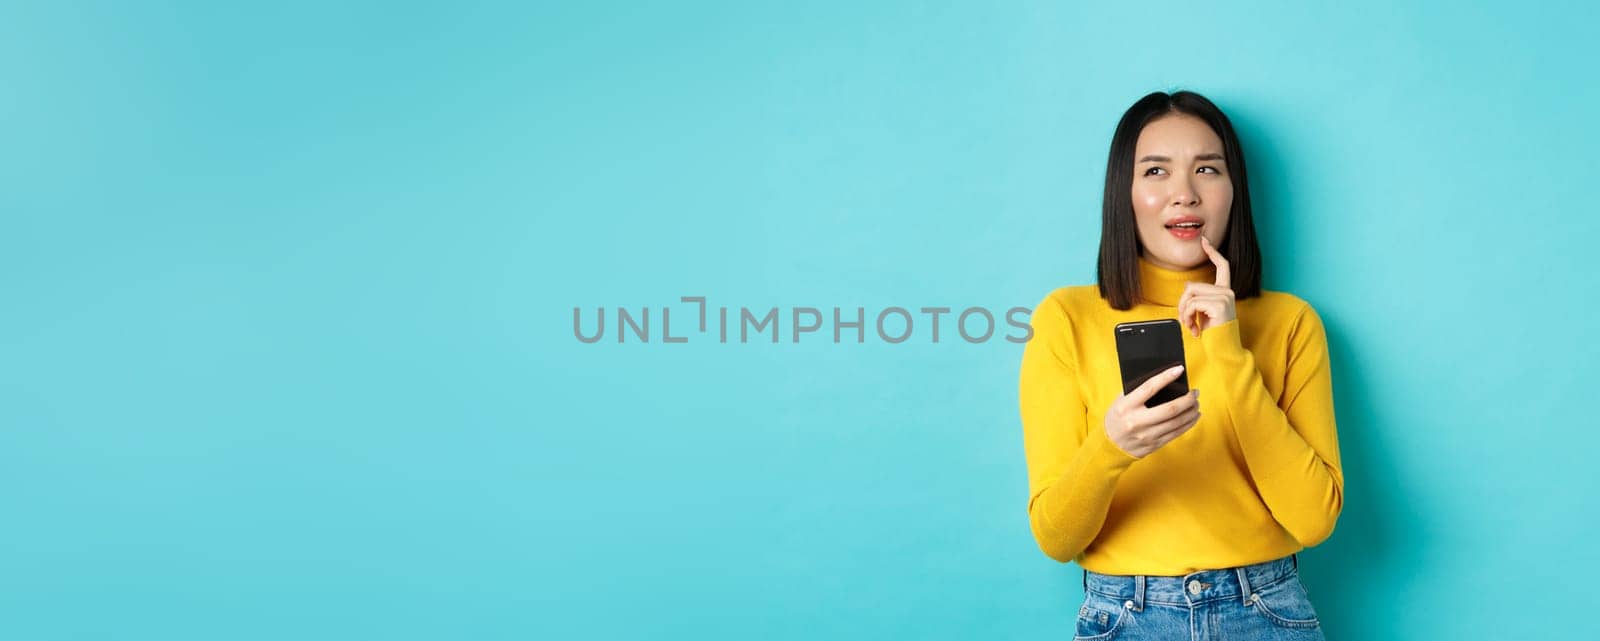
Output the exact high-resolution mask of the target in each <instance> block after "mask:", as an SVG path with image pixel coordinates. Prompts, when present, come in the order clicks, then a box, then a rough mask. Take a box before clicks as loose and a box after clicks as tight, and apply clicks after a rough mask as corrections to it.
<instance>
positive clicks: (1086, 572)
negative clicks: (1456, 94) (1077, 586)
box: [1083, 570, 1089, 595]
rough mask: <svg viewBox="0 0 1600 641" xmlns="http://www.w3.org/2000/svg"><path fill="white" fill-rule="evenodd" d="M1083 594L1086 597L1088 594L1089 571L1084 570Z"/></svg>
mask: <svg viewBox="0 0 1600 641" xmlns="http://www.w3.org/2000/svg"><path fill="white" fill-rule="evenodd" d="M1083 593H1084V594H1085V595H1087V594H1088V593H1089V571H1088V570H1084V571H1083Z"/></svg>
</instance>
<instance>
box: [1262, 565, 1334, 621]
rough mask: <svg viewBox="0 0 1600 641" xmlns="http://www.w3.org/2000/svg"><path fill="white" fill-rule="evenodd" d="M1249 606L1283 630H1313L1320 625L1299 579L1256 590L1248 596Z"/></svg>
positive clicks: (1293, 577)
mask: <svg viewBox="0 0 1600 641" xmlns="http://www.w3.org/2000/svg"><path fill="white" fill-rule="evenodd" d="M1250 606H1251V607H1252V608H1254V609H1255V611H1256V612H1259V613H1261V616H1264V617H1266V618H1267V620H1269V621H1271V622H1272V623H1274V624H1276V625H1278V626H1281V627H1285V628H1297V629H1304V628H1315V627H1317V626H1319V625H1321V622H1320V621H1318V620H1317V611H1316V609H1314V608H1312V607H1311V597H1310V595H1308V594H1306V587H1305V586H1304V585H1302V584H1301V583H1300V577H1298V576H1294V575H1290V576H1289V577H1288V578H1286V579H1283V580H1282V581H1278V582H1277V583H1273V584H1270V585H1266V586H1263V587H1261V588H1258V589H1257V590H1256V591H1255V592H1254V593H1253V594H1251V595H1250Z"/></svg>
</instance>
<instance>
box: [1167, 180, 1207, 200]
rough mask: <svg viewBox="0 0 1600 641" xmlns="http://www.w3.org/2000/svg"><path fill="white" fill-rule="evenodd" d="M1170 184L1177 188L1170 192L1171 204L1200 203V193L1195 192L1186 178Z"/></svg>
mask: <svg viewBox="0 0 1600 641" xmlns="http://www.w3.org/2000/svg"><path fill="white" fill-rule="evenodd" d="M1172 186H1173V187H1174V188H1175V189H1176V190H1177V191H1174V192H1173V193H1172V204H1174V205H1198V204H1200V195H1199V194H1198V193H1196V192H1195V190H1194V188H1193V187H1191V186H1190V185H1189V181H1188V180H1181V181H1177V182H1175V183H1173V185H1172Z"/></svg>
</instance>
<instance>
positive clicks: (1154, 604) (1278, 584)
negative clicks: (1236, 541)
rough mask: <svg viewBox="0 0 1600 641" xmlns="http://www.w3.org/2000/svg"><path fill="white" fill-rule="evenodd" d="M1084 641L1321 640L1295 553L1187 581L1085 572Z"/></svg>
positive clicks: (1185, 578)
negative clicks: (1302, 583) (1148, 640)
mask: <svg viewBox="0 0 1600 641" xmlns="http://www.w3.org/2000/svg"><path fill="white" fill-rule="evenodd" d="M1083 594H1084V599H1083V607H1081V608H1079V609H1078V629H1077V636H1075V637H1073V638H1074V639H1077V640H1079V641H1112V640H1113V639H1121V640H1126V641H1142V640H1145V639H1162V640H1163V641H1165V640H1168V639H1174V640H1176V639H1183V640H1186V641H1225V640H1233V639H1262V640H1268V641H1276V640H1284V641H1289V640H1312V639H1315V640H1316V641H1323V636H1322V624H1321V622H1320V621H1318V620H1317V613H1316V611H1315V610H1313V609H1312V607H1311V599H1310V598H1309V597H1308V596H1307V595H1306V588H1305V586H1303V585H1301V584H1300V559H1299V558H1298V557H1296V556H1295V555H1293V554H1291V555H1289V556H1286V557H1283V558H1281V559H1276V560H1273V561H1266V562H1262V563H1256V564H1253V565H1245V566H1241V567H1236V568H1227V569H1223V570H1202V571H1199V572H1191V573H1189V574H1185V575H1183V576H1148V575H1134V576H1121V575H1114V574H1100V573H1098V572H1090V571H1088V570H1084V572H1083Z"/></svg>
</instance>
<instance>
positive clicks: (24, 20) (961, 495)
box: [0, 2, 1600, 641]
mask: <svg viewBox="0 0 1600 641" xmlns="http://www.w3.org/2000/svg"><path fill="white" fill-rule="evenodd" d="M1124 4H1126V7H1125V8H1124V7H1122V5H1124ZM1592 6H1593V5H1585V4H1583V3H1577V2H1573V3H1569V4H1566V5H1557V4H1547V5H1543V6H1539V7H1525V6H1524V7H1515V8H1513V6H1512V4H1511V3H1501V5H1500V6H1499V7H1488V8H1482V7H1467V6H1455V7H1445V6H1442V5H1439V6H1436V3H1427V4H1418V5H1415V6H1410V7H1402V6H1394V5H1393V4H1391V3H1387V2H1382V3H1379V2H1370V3H1356V4H1351V3H1340V4H1338V5H1336V6H1335V5H1328V6H1324V7H1320V8H1285V7H1278V6H1272V5H1267V4H1262V5H1261V6H1247V5H1245V4H1243V3H1234V2H1213V3H1201V4H1191V3H1164V2H1163V3H1138V4H1137V5H1135V4H1134V3H1097V4H1095V5H1088V4H1086V3H1070V2H1033V3H1022V4H1016V5H1004V4H995V3H966V4H962V5H946V4H943V3H853V2H852V3H832V4H828V5H826V6H824V5H820V4H794V3H768V4H762V5H759V6H758V5H756V4H753V3H747V2H726V3H720V4H709V3H694V4H687V3H676V2H672V3H669V2H653V3H638V4H635V5H627V4H624V5H614V6H603V5H601V4H599V3H577V2H572V3H566V4H565V6H554V5H541V4H538V3H534V4H532V5H529V4H527V3H508V4H507V5H504V6H473V7H470V8H468V7H465V6H461V5H458V4H456V3H438V4H437V5H434V6H421V5H406V4H404V3H402V5H399V6H397V5H394V4H392V3H378V2H372V3H359V4H356V3H352V4H340V5H338V6H332V5H329V4H327V3H321V2H302V3H260V4H258V5H256V6H243V5H239V6H224V5H223V4H221V3H200V2H194V3H99V4H79V3H23V4H16V3H8V4H6V5H5V6H4V7H3V8H0V81H3V85H0V86H3V95H4V98H3V99H0V144H3V150H4V151H3V153H0V185H3V188H0V223H3V228H0V283H3V289H0V294H3V297H4V304H3V305H4V306H3V308H0V512H3V514H4V519H3V526H0V550H4V552H3V553H0V638H6V639H32V640H47V639H159V640H162V641H180V640H189V639H195V640H200V639H205V640H211V639H262V640H281V639H454V638H471V639H701V640H705V639H772V640H782V639H919V640H932V639H1065V638H1069V637H1070V636H1071V634H1072V618H1073V615H1074V612H1075V608H1076V607H1077V605H1078V600H1079V598H1080V594H1081V593H1080V589H1081V586H1080V579H1079V576H1080V575H1079V570H1078V568H1077V566H1075V565H1060V564H1057V563H1055V562H1054V561H1051V560H1049V559H1048V558H1046V557H1045V556H1044V555H1043V554H1042V553H1041V552H1039V550H1038V549H1037V548H1036V547H1035V544H1034V542H1033V540H1032V537H1031V535H1030V533H1029V529H1028V522H1027V518H1026V514H1025V504H1026V474H1025V471H1024V465H1023V452H1022V433H1021V427H1020V424H1019V422H1018V417H1017V402H1016V373H1017V367H1018V361H1019V357H1020V354H1021V349H1020V346H1018V345H1015V344H1012V343H1008V342H1005V341H1002V340H991V341H989V342H986V343H982V344H968V343H966V342H964V341H960V340H952V338H951V334H950V332H951V331H952V327H951V326H949V325H946V326H945V327H944V328H943V331H944V332H945V334H944V335H943V336H942V337H941V342H940V343H938V344H933V343H931V342H930V341H929V338H930V336H929V335H928V334H927V333H924V332H918V333H917V334H916V335H915V338H914V339H913V340H911V341H908V342H906V343H902V344H897V345H895V344H886V343H883V342H882V341H879V340H876V339H875V338H873V337H870V336H869V339H870V340H868V341H867V342H866V343H865V344H859V345H858V344H854V343H846V344H840V345H835V344H833V343H832V342H831V337H830V339H828V340H812V341H807V340H802V341H801V342H800V343H798V344H795V343H790V342H788V341H787V339H786V340H785V342H783V343H780V344H777V345H772V344H770V343H759V344H743V345H741V344H726V345H724V344H719V343H717V342H715V341H712V340H708V339H706V338H705V337H704V336H700V337H699V338H698V340H696V339H691V340H690V341H689V342H688V343H686V344H663V343H661V341H660V339H659V326H658V325H655V324H652V329H651V331H652V333H653V334H656V336H655V338H654V339H653V340H652V341H651V342H650V343H648V344H639V343H636V342H628V343H624V344H618V343H616V342H615V341H614V340H606V341H602V342H601V343H598V344H594V345H589V344H584V343H580V342H579V341H578V340H576V339H575V338H574V336H573V333H572V309H573V307H575V306H584V307H585V308H592V307H595V306H605V307H608V308H612V309H613V313H614V308H615V307H616V306H628V307H630V308H632V309H635V310H637V309H638V308H641V307H646V306H648V307H650V308H651V313H652V314H653V315H659V313H660V309H661V307H662V306H671V307H673V309H674V314H675V316H674V322H675V325H674V333H675V334H680V335H681V334H687V333H689V332H686V331H684V330H687V329H691V328H692V326H691V321H689V320H688V319H690V318H692V314H693V311H694V307H693V306H690V305H685V304H682V303H679V302H678V298H679V297H680V296H705V297H707V298H708V302H709V303H710V304H711V305H712V306H713V307H715V306H719V305H726V306H733V307H735V308H737V307H738V306H749V307H752V308H760V309H765V308H767V307H770V306H779V307H781V308H783V309H785V310H787V309H790V308H792V307H796V306H815V307H820V308H822V309H824V310H829V309H831V308H832V307H835V306H840V307H847V308H853V307H855V306H858V305H859V306H864V307H867V308H868V309H869V312H868V313H869V314H870V313H872V311H875V310H878V309H882V308H885V307H888V306H893V305H901V306H906V307H910V308H913V309H915V308H916V307H920V306H939V305H943V306H952V307H956V308H958V309H959V308H962V307H966V306H983V307H986V308H989V309H1004V308H1006V307H1010V306H1013V305H1023V306H1030V307H1031V306H1032V305H1034V304H1035V303H1036V302H1037V301H1038V300H1039V298H1040V297H1042V296H1043V295H1044V293H1045V292H1047V291H1049V290H1050V289H1052V288H1054V287H1057V286H1061V285H1065V284H1078V283H1089V282H1092V278H1093V260H1094V249H1095V246H1096V238H1097V234H1098V225H1099V219H1098V211H1099V209H1098V208H1099V202H1100V188H1101V181H1102V179H1103V172H1104V160H1105V155H1106V149H1107V145H1108V142H1109V139H1110V134H1111V130H1112V127H1113V126H1114V124H1115V121H1116V118H1117V117H1118V116H1119V115H1120V114H1121V112H1122V110H1123V109H1125V108H1126V107H1127V106H1128V105H1129V104H1131V103H1132V101H1133V100H1135V99H1136V98H1138V97H1139V96H1141V95H1143V94H1144V93H1146V92H1148V91H1152V90H1157V89H1177V88H1190V89H1194V90H1198V91H1200V92H1202V93H1205V94H1206V95H1208V96H1210V97H1211V98H1213V99H1214V100H1215V101H1217V102H1218V103H1219V104H1220V105H1221V106H1222V107H1223V108H1224V109H1225V110H1226V111H1227V112H1228V113H1229V114H1230V115H1231V116H1232V117H1233V119H1234V122H1235V123H1236V124H1237V126H1238V128H1239V130H1240V132H1241V135H1242V136H1243V138H1244V141H1245V144H1246V146H1247V149H1248V158H1249V162H1250V170H1251V174H1252V178H1253V179H1254V182H1253V184H1252V187H1253V189H1254V191H1255V194H1256V197H1257V200H1256V202H1255V207H1256V212H1257V217H1258V219H1259V221H1260V231H1261V233H1262V243H1263V246H1264V250H1265V252H1266V259H1267V261H1268V263H1267V265H1268V272H1267V275H1266V284H1267V286H1268V287H1269V288H1271V289H1281V290H1288V291H1292V292H1294V293H1296V294H1298V295H1300V296H1302V297H1304V298H1306V299H1308V300H1310V301H1312V302H1313V304H1315V305H1316V306H1317V308H1318V310H1319V311H1320V312H1321V314H1322V315H1323V318H1324V320H1325V321H1326V323H1327V326H1328V330H1329V337H1330V342H1331V347H1332V352H1333V364H1334V369H1335V372H1334V374H1335V380H1334V383H1335V391H1336V395H1337V401H1338V410H1337V411H1338V419H1339V427H1340V431H1341V445H1342V448H1343V454H1344V466H1345V473H1346V475H1347V478H1348V484H1347V492H1348V493H1347V504H1346V508H1345V512H1344V515H1343V517H1342V519H1341V520H1340V522H1339V526H1338V529H1337V531H1336V532H1335V533H1334V535H1333V537H1332V538H1331V539H1330V540H1329V541H1328V542H1327V543H1326V544H1324V545H1322V546H1320V547H1318V548H1314V549H1312V550H1308V551H1306V552H1305V553H1304V554H1303V555H1302V570H1303V574H1304V579H1305V582H1306V584H1307V586H1308V588H1309V589H1310V591H1311V593H1312V595H1313V597H1314V599H1315V601H1316V603H1317V606H1318V608H1319V609H1320V611H1321V614H1322V617H1323V621H1324V624H1325V627H1326V629H1327V631H1328V633H1329V636H1330V638H1332V639H1367V640H1379V639H1448V638H1485V637H1488V636H1493V637H1496V638H1530V639H1532V638H1584V637H1589V638H1593V637H1595V636H1596V635H1600V624H1597V623H1596V619H1595V618H1594V617H1593V616H1592V612H1589V611H1588V610H1586V609H1585V608H1587V607H1588V606H1591V605H1592V604H1593V603H1594V602H1595V599H1596V597H1595V594H1594V592H1592V590H1594V589H1595V588H1594V587H1593V582H1592V581H1591V579H1592V577H1594V576H1597V573H1600V556H1597V553H1596V546H1595V544H1594V542H1595V539H1596V527H1595V523H1596V520H1595V515H1596V514H1600V500H1597V499H1596V498H1595V496H1596V494H1595V489H1596V486H1597V485H1600V484H1597V483H1596V474H1595V472H1594V469H1595V468H1594V466H1593V464H1592V462H1591V461H1592V460H1593V457H1594V455H1595V449H1596V446H1597V445H1600V438H1597V436H1596V431H1597V427H1600V425H1597V423H1600V421H1597V420H1596V419H1595V409H1594V408H1595V406H1594V399H1595V394H1594V392H1593V390H1594V388H1595V380H1596V379H1597V378H1600V367H1597V365H1596V356H1597V355H1600V350H1596V348H1595V347H1594V346H1593V344H1592V342H1591V341H1592V340H1593V339H1594V338H1595V335H1596V330H1597V329H1600V323H1597V321H1596V319H1595V313H1596V305H1595V300H1596V297H1597V295H1600V286H1597V283H1600V270H1597V269H1596V267H1595V264H1594V262H1593V261H1594V260H1595V258H1596V252H1595V251H1593V249H1592V248H1593V247H1594V246H1595V243H1596V239H1597V238H1600V216H1597V215H1596V211H1595V209H1596V204H1597V202H1600V200H1597V195H1600V191H1597V189H1600V162H1597V160H1596V156H1597V155H1600V151H1597V147H1600V124H1596V120H1595V118H1594V110H1595V105H1597V104H1600V77H1597V75H1600V74H1597V71H1596V69H1597V68H1600V66H1597V65H1600V56H1597V54H1596V53H1595V51H1594V49H1593V47H1592V46H1591V45H1590V43H1591V40H1592V33H1591V27H1592V26H1593V25H1594V24H1595V22H1596V19H1597V18H1600V16H1597V15H1596V11H1595V10H1594V9H1593V8H1592ZM613 320H614V319H613ZM653 320H654V321H656V322H657V323H659V317H657V318H655V319H653ZM946 322H948V318H947V319H946ZM830 323H831V319H830ZM830 327H831V325H830ZM785 328H787V325H785ZM825 331H826V330H825ZM870 331H871V330H870V327H869V332H870ZM819 335H824V336H825V334H819Z"/></svg>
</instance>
